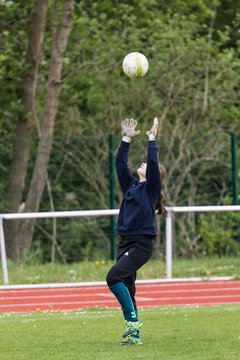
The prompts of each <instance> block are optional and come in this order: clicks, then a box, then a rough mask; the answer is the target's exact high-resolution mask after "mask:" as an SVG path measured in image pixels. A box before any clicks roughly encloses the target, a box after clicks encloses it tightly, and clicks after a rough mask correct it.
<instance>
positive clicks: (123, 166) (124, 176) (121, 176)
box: [115, 119, 140, 194]
mask: <svg viewBox="0 0 240 360" xmlns="http://www.w3.org/2000/svg"><path fill="white" fill-rule="evenodd" d="M136 126H137V120H134V119H130V120H129V119H125V120H124V121H122V123H121V127H122V135H123V137H122V142H121V144H120V146H119V148H118V152H117V156H116V160H115V166H116V171H117V176H118V181H119V184H120V186H121V188H122V191H123V193H124V194H125V192H126V191H127V190H128V188H129V187H130V185H131V183H132V182H133V181H135V180H136V179H135V178H134V177H133V176H132V175H131V173H130V171H129V168H128V151H129V148H130V143H131V139H132V137H133V136H135V135H138V134H139V133H140V131H139V130H138V131H136V130H135V128H136Z"/></svg>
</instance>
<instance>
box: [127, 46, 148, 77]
mask: <svg viewBox="0 0 240 360" xmlns="http://www.w3.org/2000/svg"><path fill="white" fill-rule="evenodd" d="M122 68H123V71H124V73H125V74H126V75H127V76H128V77H130V78H140V77H143V76H144V75H146V73H147V72H148V68H149V64H148V59H147V58H146V56H145V55H143V54H142V53H140V52H132V53H130V54H128V55H127V56H125V58H124V59H123V63H122Z"/></svg>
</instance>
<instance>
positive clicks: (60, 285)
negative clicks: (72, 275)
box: [0, 276, 234, 290]
mask: <svg viewBox="0 0 240 360" xmlns="http://www.w3.org/2000/svg"><path fill="white" fill-rule="evenodd" d="M229 280H234V277H233V276H223V277H210V278H208V277H195V278H174V279H147V280H137V281H136V283H137V284H155V283H176V282H197V281H229ZM99 285H100V286H101V285H102V286H104V285H107V284H106V282H105V281H82V282H74V283H55V284H24V285H2V286H0V290H14V289H19V290H20V289H44V288H67V287H79V286H99Z"/></svg>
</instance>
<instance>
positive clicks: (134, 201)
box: [115, 141, 161, 236]
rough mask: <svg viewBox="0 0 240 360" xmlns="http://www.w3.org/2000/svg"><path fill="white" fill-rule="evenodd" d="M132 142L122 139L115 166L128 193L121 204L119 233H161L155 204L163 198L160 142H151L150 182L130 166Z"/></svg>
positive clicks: (148, 163)
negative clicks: (132, 170) (136, 173)
mask: <svg viewBox="0 0 240 360" xmlns="http://www.w3.org/2000/svg"><path fill="white" fill-rule="evenodd" d="M129 148H130V143H127V142H124V141H122V142H121V144H120V146H119V149H118V153H117V157H116V161H115V165H116V171H117V175H118V180H119V183H120V186H121V189H122V191H123V194H124V198H123V200H122V203H121V207H120V212H119V217H118V223H117V234H118V235H122V236H130V235H153V236H155V235H157V232H156V225H155V206H156V204H157V202H158V201H159V199H160V194H161V182H160V171H159V166H158V164H159V161H158V145H157V143H156V141H149V142H148V153H147V172H146V181H143V182H139V181H138V180H137V179H136V178H135V177H133V176H132V175H131V173H130V171H129V169H128V151H129Z"/></svg>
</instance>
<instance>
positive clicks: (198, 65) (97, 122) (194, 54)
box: [0, 0, 240, 262]
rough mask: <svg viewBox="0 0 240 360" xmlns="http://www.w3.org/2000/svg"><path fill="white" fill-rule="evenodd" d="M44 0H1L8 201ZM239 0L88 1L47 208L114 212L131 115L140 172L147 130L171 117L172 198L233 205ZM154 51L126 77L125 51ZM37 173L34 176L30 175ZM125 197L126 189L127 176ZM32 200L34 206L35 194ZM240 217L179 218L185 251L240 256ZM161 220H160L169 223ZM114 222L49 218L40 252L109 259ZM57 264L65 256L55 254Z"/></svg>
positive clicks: (39, 237) (180, 249) (41, 228)
mask: <svg viewBox="0 0 240 360" xmlns="http://www.w3.org/2000/svg"><path fill="white" fill-rule="evenodd" d="M52 4H53V1H49V18H48V24H47V31H46V36H45V40H44V51H43V54H42V60H41V64H40V77H39V88H38V103H37V118H36V119H37V123H36V124H35V133H34V134H33V138H32V153H31V161H30V162H29V169H28V172H29V177H28V178H27V181H26V185H25V193H27V189H28V186H29V181H30V178H31V177H30V174H31V171H32V168H33V164H34V155H35V153H36V148H37V142H38V133H37V128H38V125H39V123H40V122H41V118H42V115H43V108H44V102H45V89H46V83H47V71H48V66H49V61H50V49H51V37H50V30H51V16H52ZM32 5H33V1H29V0H27V1H19V2H13V1H4V0H1V1H0V10H2V11H0V32H1V40H0V51H1V53H0V109H1V110H0V150H1V151H0V154H1V155H0V169H1V172H0V180H1V181H0V193H1V195H2V196H1V197H0V198H1V200H0V208H1V211H2V212H6V211H7V210H6V207H5V203H4V192H5V190H6V187H7V183H8V177H9V167H10V163H11V160H12V159H11V156H12V144H13V138H14V136H15V132H14V131H15V125H16V119H17V117H18V116H19V114H21V112H22V111H23V109H22V105H21V101H20V91H21V80H22V79H21V76H22V68H23V67H24V60H25V54H26V47H27V41H28V27H29V18H30V14H31V9H32ZM239 21H240V3H239V2H238V1H231V0H227V1H226V0H225V1H204V0H194V1H181V0H178V1H168V2H167V4H166V2H165V1H155V0H151V1H149V0H148V1H145V0H143V1H134V0H132V1H122V2H118V1H107V0H101V1H87V0H83V1H76V2H75V11H74V25H73V28H72V32H71V36H70V40H69V43H68V48H67V52H66V54H65V58H64V69H63V76H62V78H63V87H62V91H61V93H60V99H59V107H58V115H57V121H56V128H55V136H54V143H53V149H52V153H51V159H50V162H49V167H48V177H49V180H50V184H51V188H50V189H49V188H47V187H46V188H45V192H44V195H43V197H42V201H41V206H40V211H50V210H53V209H54V210H56V211H57V210H75V209H76V210H81V209H104V208H109V206H110V205H109V191H110V189H109V145H108V136H109V135H110V134H112V135H114V137H115V148H116V147H117V144H118V143H119V141H120V138H121V137H120V122H121V120H122V119H124V118H125V117H134V118H137V119H138V121H139V128H140V129H141V133H142V134H141V136H139V137H138V138H136V139H134V142H133V146H132V148H131V156H130V167H131V168H132V169H133V171H134V169H136V167H137V166H138V164H139V162H142V161H144V160H145V154H146V142H147V140H146V138H145V136H144V134H145V132H146V131H147V130H148V128H149V126H151V122H152V119H153V117H154V116H158V117H159V118H160V124H161V125H160V136H159V148H160V159H161V161H162V163H164V164H165V166H166V168H167V170H168V178H167V181H166V183H165V186H164V196H165V201H166V205H176V206H178V205H179V206H180V205H217V204H225V203H231V198H232V177H231V152H230V136H229V134H230V133H234V134H236V135H237V136H238V137H239V129H240V127H239V118H240V116H239V115H240V110H239V76H238V75H239V70H240V59H239V39H240V38H239V36H240V31H239ZM132 51H140V52H143V53H144V54H145V55H146V56H147V57H148V59H149V62H150V70H149V73H148V74H147V76H146V77H145V78H143V79H140V80H129V79H128V78H126V76H125V75H124V74H123V72H122V69H121V63H122V60H123V57H124V56H125V55H126V54H127V53H129V52H132ZM28 180H29V181H28ZM115 187H116V196H115V204H116V206H115V207H116V208H118V206H119V204H120V200H121V193H120V190H119V188H118V184H117V182H116V184H115ZM22 201H23V202H24V196H23V199H22ZM238 218H239V216H238V215H236V216H232V217H229V216H227V215H224V216H218V215H211V216H210V215H204V216H200V215H195V214H185V215H178V216H177V217H176V219H175V229H174V230H175V231H174V238H175V244H174V248H175V254H176V255H177V256H187V257H189V256H200V255H205V254H208V255H213V254H217V255H220V256H221V255H224V254H229V253H230V254H234V255H237V254H239V246H238V243H237V242H236V241H235V239H236V236H238V225H237V224H238V223H239V219H238ZM158 222H159V220H158ZM158 227H159V230H160V236H159V237H158V238H157V240H156V243H155V245H156V246H155V247H156V249H155V250H156V251H155V257H161V256H162V255H161V254H162V253H163V251H164V221H163V220H161V223H159V224H158ZM109 231H110V227H109V218H101V219H100V218H96V219H95V218H89V219H84V220H82V219H69V220H66V219H65V220H57V222H56V223H55V222H54V223H53V222H52V220H41V221H38V222H37V225H36V228H35V233H34V239H33V244H32V249H31V253H30V254H29V256H30V257H34V256H35V257H36V259H37V260H40V261H42V262H48V261H50V260H51V251H52V249H53V246H54V247H56V252H57V255H56V259H57V260H59V261H63V262H72V261H79V260H83V259H95V258H107V257H108V256H109V253H110V250H109V248H110V244H109V237H110V234H109ZM52 260H53V259H52Z"/></svg>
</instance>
